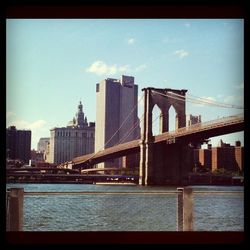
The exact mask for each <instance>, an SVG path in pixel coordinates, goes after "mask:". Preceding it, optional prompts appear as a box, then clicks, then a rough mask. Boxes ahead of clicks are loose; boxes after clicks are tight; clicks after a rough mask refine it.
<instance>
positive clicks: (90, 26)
mask: <svg viewBox="0 0 250 250" xmlns="http://www.w3.org/2000/svg"><path fill="white" fill-rule="evenodd" d="M6 23H7V26H6V32H7V34H6V38H7V40H6V45H7V47H6V53H7V62H6V66H7V100H6V101H7V110H6V111H7V114H6V115H7V124H6V126H7V127H8V126H11V125H14V126H16V127H17V129H31V130H32V148H36V146H37V143H38V141H39V139H40V138H41V137H49V134H50V129H52V128H54V127H63V126H66V124H67V123H68V121H69V120H70V119H71V118H72V116H73V115H74V113H75V106H76V105H77V103H78V102H79V101H80V100H81V101H82V103H83V111H84V113H85V115H86V116H87V117H88V121H91V122H95V120H96V100H95V85H96V83H98V82H100V81H101V80H103V79H105V78H120V77H121V75H130V76H134V77H135V84H138V99H139V98H140V97H141V95H142V91H141V89H142V88H144V87H156V88H174V89H187V90H188V92H187V93H188V94H191V95H194V96H199V97H202V98H206V99H207V100H215V101H217V102H221V103H225V104H232V105H238V106H243V93H244V72H243V70H244V61H243V54H244V46H243V44H244V41H243V33H244V22H243V19H77V20H76V19H67V20H66V19H65V20H64V19H53V20H52V19H42V20H41V19H7V21H6ZM242 112H243V110H237V109H228V108H218V107H216V108H215V107H209V106H202V105H197V104H193V103H187V108H186V114H187V115H189V114H192V115H201V120H202V121H208V120H212V119H216V118H218V117H222V116H229V115H234V114H237V113H242ZM141 114H142V106H140V105H139V117H140V116H141ZM172 120H173V119H172ZM171 126H172V125H171V124H170V128H171ZM172 127H173V126H172ZM243 134H244V132H240V133H235V134H231V135H227V136H219V137H218V138H213V139H212V140H211V142H212V143H213V144H214V145H216V143H217V142H218V141H219V139H223V141H225V142H228V143H231V144H234V141H235V140H240V141H241V142H242V145H244V138H243Z"/></svg>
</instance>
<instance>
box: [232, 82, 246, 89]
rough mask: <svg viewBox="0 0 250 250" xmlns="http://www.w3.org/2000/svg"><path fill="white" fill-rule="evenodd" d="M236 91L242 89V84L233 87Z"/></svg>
mask: <svg viewBox="0 0 250 250" xmlns="http://www.w3.org/2000/svg"><path fill="white" fill-rule="evenodd" d="M234 88H236V89H244V83H240V84H237V85H235V86H234Z"/></svg>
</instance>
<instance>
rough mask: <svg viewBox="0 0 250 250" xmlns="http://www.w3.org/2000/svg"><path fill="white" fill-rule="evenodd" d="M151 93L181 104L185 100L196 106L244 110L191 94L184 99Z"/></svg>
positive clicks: (180, 96) (177, 96)
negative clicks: (203, 105)
mask: <svg viewBox="0 0 250 250" xmlns="http://www.w3.org/2000/svg"><path fill="white" fill-rule="evenodd" d="M153 92H154V93H156V94H159V95H162V96H165V97H168V98H172V99H175V100H178V101H183V102H185V101H186V100H187V101H190V102H193V103H196V104H205V105H211V106H216V107H222V108H234V109H244V107H242V106H237V105H231V104H226V103H221V102H216V101H212V100H207V99H205V98H201V97H197V96H194V95H191V94H187V96H185V97H184V96H182V95H179V94H177V93H174V92H169V93H170V95H169V94H163V93H160V92H158V91H155V90H153ZM172 95H174V96H172ZM192 96H193V97H192Z"/></svg>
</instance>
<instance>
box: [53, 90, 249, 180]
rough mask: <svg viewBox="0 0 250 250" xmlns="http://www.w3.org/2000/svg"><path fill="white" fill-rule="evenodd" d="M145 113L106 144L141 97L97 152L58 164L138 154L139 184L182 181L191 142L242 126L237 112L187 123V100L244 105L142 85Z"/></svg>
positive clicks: (81, 164) (83, 164) (89, 163)
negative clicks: (171, 119) (156, 111)
mask: <svg viewBox="0 0 250 250" xmlns="http://www.w3.org/2000/svg"><path fill="white" fill-rule="evenodd" d="M143 92H144V95H143V97H144V98H143V107H144V113H143V115H142V116H141V118H140V119H139V120H138V122H137V123H135V124H134V126H133V127H131V128H130V129H129V130H128V132H127V133H126V134H125V135H124V136H123V137H122V138H121V139H120V140H119V142H118V143H117V144H116V145H113V146H112V147H108V148H105V146H106V145H107V144H108V143H109V142H110V141H111V140H112V139H113V137H114V136H115V135H116V134H117V133H118V132H119V130H120V129H121V127H122V126H123V125H124V124H125V123H126V120H127V119H128V118H129V116H130V115H131V114H132V113H133V112H134V110H135V108H137V106H138V105H139V103H140V101H142V98H140V99H139V101H138V103H137V104H136V105H135V107H134V108H133V110H131V112H130V113H129V114H128V116H127V118H126V119H125V120H124V121H123V122H122V124H121V126H120V127H119V128H118V129H117V130H116V132H115V133H114V134H113V136H112V137H111V138H110V139H109V140H108V141H107V142H106V144H105V145H104V148H102V149H100V150H99V151H98V152H95V153H92V154H88V155H84V156H80V157H76V158H74V159H72V161H70V162H66V163H62V164H60V165H59V166H58V167H59V168H72V169H80V170H81V169H86V168H87V169H88V168H92V167H94V165H96V164H98V163H101V162H105V161H108V160H112V159H115V158H119V157H122V156H127V155H131V154H139V155H140V166H139V184H140V185H155V184H157V185H162V184H166V183H167V184H169V183H171V184H177V185H179V184H182V183H183V180H185V178H186V177H187V175H188V173H189V172H191V170H192V152H193V146H195V145H197V144H199V143H203V142H205V141H207V140H208V139H209V138H210V137H214V136H219V135H225V134H230V133H234V132H239V131H243V130H244V115H243V114H238V115H233V116H228V117H223V118H219V119H216V120H212V121H208V122H202V123H198V124H194V125H191V126H188V127H186V102H187V101H188V102H192V103H195V104H200V105H201V104H202V105H208V106H213V107H221V108H231V109H241V110H242V109H243V107H240V106H237V105H229V104H226V103H221V102H216V101H212V100H208V99H204V98H200V97H196V96H193V95H186V92H187V90H184V89H182V90H177V89H169V88H168V89H156V88H144V89H143ZM154 106H157V107H158V108H159V110H160V114H159V115H158V116H157V117H156V119H154V121H153V119H152V117H153V115H152V113H153V112H152V111H153V108H154ZM171 106H173V107H174V109H175V111H176V129H175V130H174V131H169V109H170V107H171ZM157 119H160V127H159V130H160V131H159V132H160V134H159V135H156V136H153V131H152V126H153V123H154V122H155V121H156V120H157ZM138 126H141V137H140V138H137V139H135V140H133V141H129V142H126V139H127V138H128V136H129V135H130V134H131V133H132V132H133V131H134V129H136V128H137V127H138Z"/></svg>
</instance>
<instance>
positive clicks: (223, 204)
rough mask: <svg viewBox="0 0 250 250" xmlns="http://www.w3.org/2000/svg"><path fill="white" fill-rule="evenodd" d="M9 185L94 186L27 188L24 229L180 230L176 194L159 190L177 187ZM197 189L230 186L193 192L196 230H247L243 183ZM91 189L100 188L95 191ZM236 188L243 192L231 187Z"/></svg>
mask: <svg viewBox="0 0 250 250" xmlns="http://www.w3.org/2000/svg"><path fill="white" fill-rule="evenodd" d="M11 187H22V188H24V191H25V192H69V191H70V192H79V191H84V192H90V193H89V194H86V193H84V194H81V195H79V194H76V195H74V194H60V195H59V194H52V195H41V194H35V195H26V194H25V195H24V230H25V231H176V230H177V225H176V203H177V197H176V194H164V193H161V192H165V191H176V188H174V187H141V186H125V185H88V184H8V185H7V188H11ZM193 189H194V190H195V191H206V192H208V191H228V192H229V191H232V192H231V193H226V194H225V193H224V194H211V193H207V194H202V195H201V194H194V204H193V215H194V230H196V231H243V230H244V196H243V191H244V188H243V187H225V186H194V187H193ZM93 191H94V192H97V193H95V194H93V193H91V192H93ZM234 191H240V193H239V192H237V193H233V192H234ZM98 192H100V193H98ZM101 192H112V193H111V194H110V193H107V194H105V193H101ZM113 192H117V194H113ZM152 192H156V193H154V194H152Z"/></svg>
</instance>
